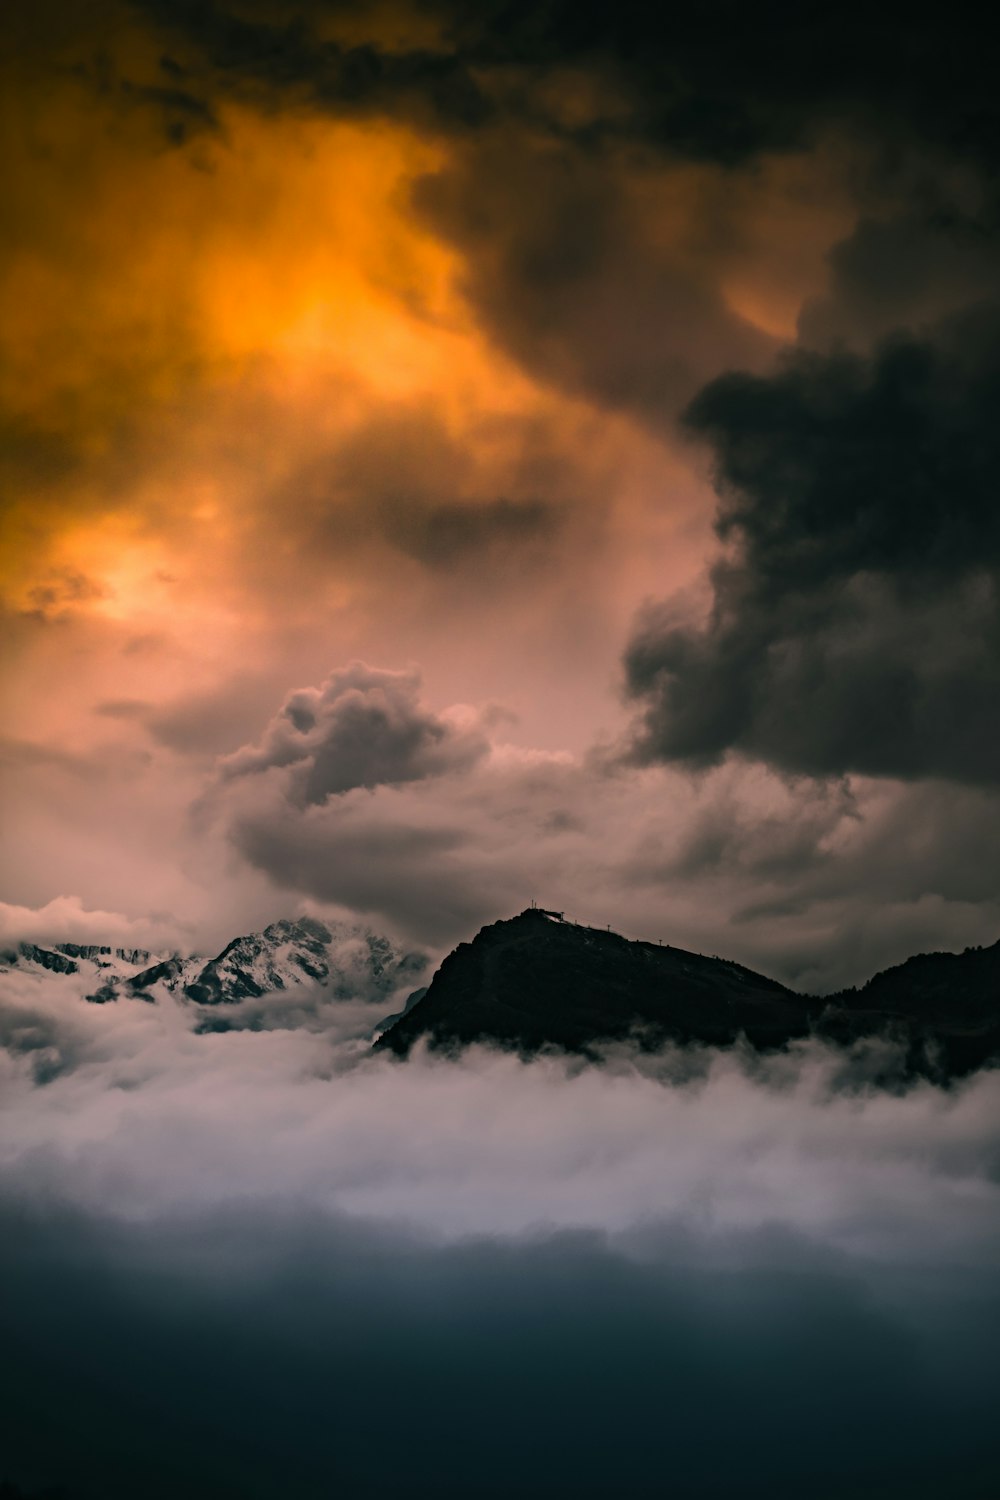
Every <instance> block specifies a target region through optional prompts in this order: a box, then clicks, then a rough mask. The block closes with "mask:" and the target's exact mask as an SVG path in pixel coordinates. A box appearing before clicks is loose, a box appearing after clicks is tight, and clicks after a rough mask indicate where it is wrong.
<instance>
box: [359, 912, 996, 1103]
mask: <svg viewBox="0 0 1000 1500" xmlns="http://www.w3.org/2000/svg"><path fill="white" fill-rule="evenodd" d="M810 1035H815V1036H819V1037H824V1038H827V1039H829V1040H831V1041H835V1042H842V1043H851V1042H855V1041H857V1040H859V1039H860V1038H862V1037H869V1036H880V1035H890V1036H893V1037H895V1038H897V1039H898V1040H899V1041H900V1042H901V1043H902V1045H903V1048H904V1051H905V1056H906V1062H907V1065H908V1067H909V1068H910V1070H911V1071H915V1072H924V1073H930V1074H933V1075H944V1076H951V1075H954V1074H960V1073H965V1072H968V1071H971V1070H972V1069H973V1068H976V1067H979V1066H981V1065H982V1064H983V1063H985V1062H986V1061H988V1060H989V1059H990V1058H993V1057H996V1056H998V1055H1000V943H998V944H997V945H995V946H994V947H992V948H988V949H970V950H968V951H967V952H966V953H963V954H926V955H921V956H920V957H917V958H912V959H910V960H908V961H907V963H905V964H902V965H900V966H898V967H897V968H895V969H888V970H886V971H885V972H884V973H881V974H877V975H876V976H875V977H874V978H873V979H871V980H869V982H868V983H867V984H866V985H865V986H863V987H862V988H861V989H859V990H848V991H843V992H842V993H840V994H838V995H835V996H830V997H826V998H819V997H817V996H813V995H803V994H798V993H796V992H795V991H794V990H790V989H787V988H786V987H785V986H784V985H781V984H778V983H777V981H775V980H773V979H767V978H765V977H764V976H763V975H761V974H755V973H754V972H753V970H751V969H746V968H744V967H743V966H742V965H741V964H736V963H731V962H729V961H727V960H725V959H721V958H708V957H705V956H704V955H703V954H698V953H688V952H685V950H684V949H682V948H672V947H669V946H667V945H666V944H663V945H660V944H658V943H648V942H634V941H631V940H629V939H627V938H624V937H621V936H619V935H618V934H617V933H614V932H610V931H605V930H603V929H601V928H595V927H581V926H578V925H577V924H576V923H573V922H567V921H565V920H564V919H563V918H562V916H561V914H559V913H557V912H546V911H541V910H536V909H534V908H532V909H531V910H529V911H524V912H521V914H520V915H519V916H516V917H513V918H511V919H510V920H508V921H502V922H494V923H493V924H492V925H491V926H488V927H484V928H483V929H482V930H481V931H480V932H479V934H478V935H477V936H476V938H475V939H474V940H473V941H472V942H471V943H461V944H459V946H458V947H457V948H456V949H455V950H454V952H452V953H451V954H449V956H448V957H447V958H446V959H445V960H444V962H443V964H442V965H441V967H440V969H438V971H437V973H436V974H435V975H434V978H433V980H432V981H431V984H430V986H429V988H428V990H427V993H426V994H425V995H424V996H423V997H422V998H421V999H419V1000H418V1001H417V1002H416V1003H415V1004H414V1005H413V1006H412V1007H411V1008H410V1009H409V1010H408V1011H407V1012H406V1013H405V1014H404V1015H403V1016H401V1017H400V1018H399V1019H398V1020H396V1021H395V1022H394V1024H392V1025H391V1026H390V1027H388V1029H387V1030H386V1031H385V1032H384V1033H383V1034H382V1035H381V1036H380V1037H379V1038H378V1040H377V1041H376V1043H375V1046H376V1047H377V1048H379V1049H381V1050H385V1051H391V1052H394V1053H396V1054H397V1055H398V1056H406V1055H407V1054H408V1053H409V1051H410V1049H411V1048H412V1046H413V1045H414V1043H416V1042H417V1041H418V1040H425V1041H426V1042H427V1043H428V1044H429V1045H430V1046H431V1047H432V1048H438V1049H445V1050H454V1049H456V1048H459V1047H462V1046H465V1045H467V1044H468V1043H470V1042H487V1043H493V1044H498V1045H500V1046H503V1047H509V1048H513V1049H516V1050H518V1051H520V1052H522V1053H525V1054H532V1053H535V1052H538V1051H539V1050H540V1049H542V1048H544V1047H558V1048H563V1049H565V1050H566V1051H568V1052H576V1053H582V1054H584V1055H589V1054H593V1053H594V1052H595V1051H596V1050H597V1049H599V1047H600V1046H601V1045H602V1044H604V1043H607V1042H609V1041H616V1040H622V1039H624V1038H626V1037H629V1036H636V1037H637V1038H638V1040H639V1041H640V1044H641V1045H644V1046H656V1045H658V1044H661V1043H663V1042H665V1041H674V1042H680V1043H692V1042H693V1043H702V1044H704V1045H707V1046H723V1047H724V1046H729V1045H731V1044H732V1043H734V1042H735V1041H736V1040H737V1039H738V1038H740V1037H742V1038H745V1040H746V1041H747V1042H749V1044H750V1045H751V1046H752V1047H755V1048H757V1049H758V1050H762V1051H766V1050H769V1049H773V1048H777V1047H782V1046H784V1045H786V1044H787V1043H788V1042H790V1041H793V1040H795V1039H797V1038H802V1037H807V1036H810Z"/></svg>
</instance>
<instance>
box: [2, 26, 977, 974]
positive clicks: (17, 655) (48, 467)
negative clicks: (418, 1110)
mask: <svg viewBox="0 0 1000 1500" xmlns="http://www.w3.org/2000/svg"><path fill="white" fill-rule="evenodd" d="M970 14H971V13H970ZM2 25H3V27H4V29H5V32H6V41H5V44H4V47H3V51H2V56H3V61H2V62H0V68H2V69H3V79H2V84H3V87H2V93H3V100H4V102H3V118H4V142H5V144H4V157H5V183H6V208H7V214H6V215H5V218H6V229H5V231H4V235H5V250H4V270H3V277H2V281H0V299H2V317H3V325H4V330H5V336H6V338H5V341H6V344H7V353H6V358H5V361H4V363H3V366H2V370H0V426H2V435H3V466H4V476H3V486H4V493H3V513H2V526H3V573H2V580H0V582H2V606H0V607H2V609H3V613H4V622H3V623H4V636H5V641H6V651H5V678H4V690H3V701H4V708H5V728H4V739H3V744H2V754H3V763H4V780H5V786H6V793H5V803H6V812H5V818H4V840H5V845H6V849H5V857H4V860H3V871H4V873H3V876H2V878H0V899H2V901H3V902H4V903H5V905H4V906H3V908H2V909H0V917H2V925H3V928H4V931H5V933H6V934H7V935H19V934H20V935H28V936H41V937H50V938H52V939H57V938H59V937H74V938H79V937H81V936H86V935H92V936H93V937H95V938H104V939H107V938H114V937H116V936H117V935H118V934H128V935H130V936H132V937H134V938H138V939H147V940H148V941H149V942H151V943H153V944H156V945H160V946H168V947H172V946H179V947H182V948H185V949H192V948H201V949H212V948H213V947H216V946H218V945H221V943H222V942H223V941H225V940H226V939H228V938H229V937H230V936H231V935H232V934H233V933H234V932H238V931H246V930H249V929H251V928H254V927H258V926H260V925H262V924H263V923H264V922H266V921H268V920H271V919H273V918H274V917H276V916H278V915H282V914H291V913H294V912H297V911H301V910H309V911H315V912H320V913H323V912H329V913H343V912H347V913H358V914H360V915H361V916H362V917H364V918H365V919H366V920H369V921H372V922H374V923H375V924H376V925H378V926H381V927H383V928H385V929H386V930H389V931H392V932H394V933H396V934H399V935H400V936H403V937H405V938H406V939H407V940H411V941H412V940H419V941H421V942H423V943H424V944H425V945H427V946H429V947H431V948H436V949H438V950H441V949H443V948H446V947H448V946H449V945H451V944H452V943H454V942H455V941H457V940H458V939H460V938H463V937H467V936H469V935H470V934H471V932H473V931H474V930H475V929H476V928H477V927H478V926H479V925H480V924H481V923H482V922H484V921H487V920H491V919H493V918H495V917H497V916H499V915H505V914H508V913H510V912H511V911H515V910H518V909H519V908H521V907H523V906H524V905H526V904H527V903H528V901H529V900H530V899H531V898H536V899H538V900H539V901H540V902H542V903H543V904H547V905H551V906H557V907H559V908H562V909H566V910H567V911H568V912H569V913H570V914H572V915H574V916H576V917H578V918H580V919H583V920H589V921H595V922H600V923H604V922H609V923H611V924H612V925H614V926H616V927H618V928H620V929H622V930H624V931H626V932H628V933H630V934H633V935H636V936H648V937H664V938H667V939H669V940H671V941H673V942H675V943H677V944H679V945H682V946H685V945H686V946H691V947H695V948H698V949H701V950H707V951H709V952H715V951H724V952H727V953H730V954H732V956H734V957H736V958H739V959H741V960H743V961H744V962H747V963H751V964H753V965H755V966H757V967H760V968H763V969H765V970H767V971H768V972H770V973H773V974H775V975H777V976H779V977H781V978H783V979H786V980H789V981H792V982H795V983H798V984H800V985H803V986H806V985H812V986H815V987H817V988H824V987H826V988H829V987H833V986H835V985H838V984H841V983H844V982H848V981H853V980H855V979H858V978H862V977H864V976H865V975H866V974H867V973H870V972H871V971H872V970H873V969H874V968H877V967H878V966H880V965H883V964H885V963H887V962H891V961H893V960H896V959H899V958H901V957H903V956H905V955H906V954H908V953H910V952H913V951H915V950H918V949H921V948H924V949H926V948H934V947H961V946H963V945H965V944H968V943H974V942H975V943H978V942H990V941H994V940H995V939H996V937H997V935H998V932H1000V893H998V888H997V873H998V872H997V857H996V849H997V847H998V838H1000V801H998V790H1000V789H998V780H1000V769H998V768H1000V758H998V756H997V754H996V745H997V741H998V731H1000V722H998V714H1000V710H998V703H1000V697H998V691H1000V612H998V611H1000V604H998V592H997V590H998V572H1000V520H998V517H1000V508H998V506H997V504H996V500H995V490H996V473H997V468H998V459H1000V427H998V424H997V421H996V411H997V405H998V399H1000V278H998V263H1000V262H998V249H1000V242H998V236H1000V213H998V207H1000V205H998V200H997V193H996V181H997V178H996V172H995V162H996V154H997V145H998V127H1000V122H998V114H997V106H996V90H995V78H994V71H993V67H992V65H991V57H990V51H989V48H988V47H987V46H986V45H985V39H984V38H983V37H982V36H980V35H979V34H978V33H977V31H976V29H975V26H974V25H973V24H972V22H971V21H970V20H969V17H968V15H966V7H964V6H963V5H961V4H959V5H951V6H949V7H947V9H946V10H944V9H942V10H940V11H938V10H935V11H934V12H931V11H930V10H928V9H927V8H924V9H920V10H919V11H918V12H916V13H915V12H914V11H913V8H912V7H899V6H896V5H892V4H883V5H879V6H871V5H855V4H853V3H851V4H848V5H846V6H841V7H839V8H836V9H835V10H828V11H821V12H815V11H814V10H812V9H810V8H808V7H806V8H803V7H792V6H785V5H782V4H777V3H775V4H769V5H764V6H756V7H748V6H746V5H739V4H730V3H717V4H712V5H707V6H701V7H691V8H687V9H682V8H676V9H675V8H671V7H650V6H648V5H639V4H633V3H631V0H620V3H617V4H615V5H614V6H601V5H587V4H580V3H568V0H567V3H563V0H548V3H546V0H540V3H534V4H517V3H513V4H506V3H500V0H496V3H482V4H477V5H475V6H464V5H461V4H457V3H455V0H399V3H396V0H385V3H371V4H365V5H358V4H357V3H338V0H302V3H297V4H294V5H293V4H284V3H278V0H203V3H202V0H131V3H126V0H93V3H90V4H87V5H85V6H83V5H80V4H78V3H71V0H37V3H34V4H32V5H27V6H12V7H8V8H7V11H6V14H5V16H4V19H3V22H2Z"/></svg>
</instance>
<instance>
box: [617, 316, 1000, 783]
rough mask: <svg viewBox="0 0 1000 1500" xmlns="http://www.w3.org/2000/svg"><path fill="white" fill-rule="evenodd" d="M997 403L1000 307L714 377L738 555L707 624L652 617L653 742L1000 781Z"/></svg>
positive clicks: (636, 648)
mask: <svg viewBox="0 0 1000 1500" xmlns="http://www.w3.org/2000/svg"><path fill="white" fill-rule="evenodd" d="M998 402H1000V315H998V313H997V311H996V309H995V308H993V307H990V306H984V307H979V308H976V309H972V310H969V311H967V312H965V313H964V314H963V315H962V316H961V317H958V318H956V319H954V320H952V321H950V322H948V323H947V324H945V325H943V326H941V327H940V328H939V329H938V330H937V331H936V333H935V336H934V338H933V339H932V338H930V337H929V336H928V337H925V338H916V337H913V336H908V335H900V336H898V337H895V338H892V339H890V340H888V341H886V342H885V343H883V344H882V345H881V346H880V347H879V349H878V350H877V352H876V353H875V354H874V355H873V356H872V357H871V358H870V359H864V358H861V357H859V356H853V355H849V354H846V353H832V354H828V355H819V354H809V353H804V352H798V353H796V354H794V355H793V356H792V357H790V358H789V359H788V360H787V361H786V362H785V364H784V365H783V367H782V368H781V369H780V370H779V371H778V372H777V373H776V374H774V375H772V376H769V377H766V378H761V377H754V376H750V375H744V374H731V375H726V376H723V377H722V378H720V379H718V380H716V381H714V382H713V383H712V384H710V385H709V386H708V387H707V388H706V389H705V390H704V391H702V393H701V394H700V395H699V396H698V397H697V399H696V400H695V401H694V402H693V403H692V405H691V406H690V408H689V409H688V411H687V413H686V421H687V425H688V427H689V428H690V430H691V431H692V432H693V433H695V434H697V435H698V436H700V437H703V438H705V439H707V440H708V442H709V443H710V444H711V447H712V450H713V453H714V459H715V468H716V485H717V489H718V491H719V495H720V507H719V513H718V519H717V530H718V532H719V534H720V537H721V538H722V540H723V541H724V542H725V543H727V544H728V546H729V549H730V550H729V552H728V553H727V555H726V556H725V557H724V558H723V560H722V561H720V562H719V563H718V564H717V565H716V567H715V569H714V572H713V585H714V602H713V606H712V610H711V614H710V617H709V619H708V621H707V623H705V624H704V625H702V626H697V627H695V626H691V625H687V624H684V623H678V622H676V621H675V620H673V619H671V617H670V607H669V606H666V607H660V608H658V609H657V608H651V609H649V610H648V611H647V612H646V614H645V616H644V617H643V618H642V619H641V620H640V622H639V625H638V628H637V631H636V633H635V635H634V637H633V640H632V642H631V644H630V646H629V649H628V652H627V657H626V672H627V684H628V690H629V692H630V694H631V695H632V697H633V698H635V699H637V700H639V701H640V702H641V703H642V704H643V719H642V724H641V727H640V730H639V732H638V737H637V742H636V753H637V755H638V756H639V757H640V758H641V759H645V760H655V759H663V760H680V761H689V762H692V763H695V764H704V763H707V762H711V761H713V760H717V759H718V758H719V757H721V756H722V755H724V754H725V753H726V751H728V750H731V749H735V750H738V751H741V752H743V753H744V754H746V755H748V756H750V757H754V758H759V759H763V760H767V761H770V762H772V763H773V764H775V765H777V766H779V767H784V768H787V769H790V770H795V771H803V772H807V773H811V774H817V775H829V774H838V773H842V772H847V771H854V772H865V773H870V774H873V775H885V776H901V777H919V776H944V777H951V778H955V779H958V780H964V781H969V782H981V783H996V782H997V780H998V779H1000V765H998V761H997V757H996V744H997V742H998V738H1000V505H998V504H997V485H998V475H1000V428H998V425H997V421H996V412H997V409H998Z"/></svg>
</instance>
